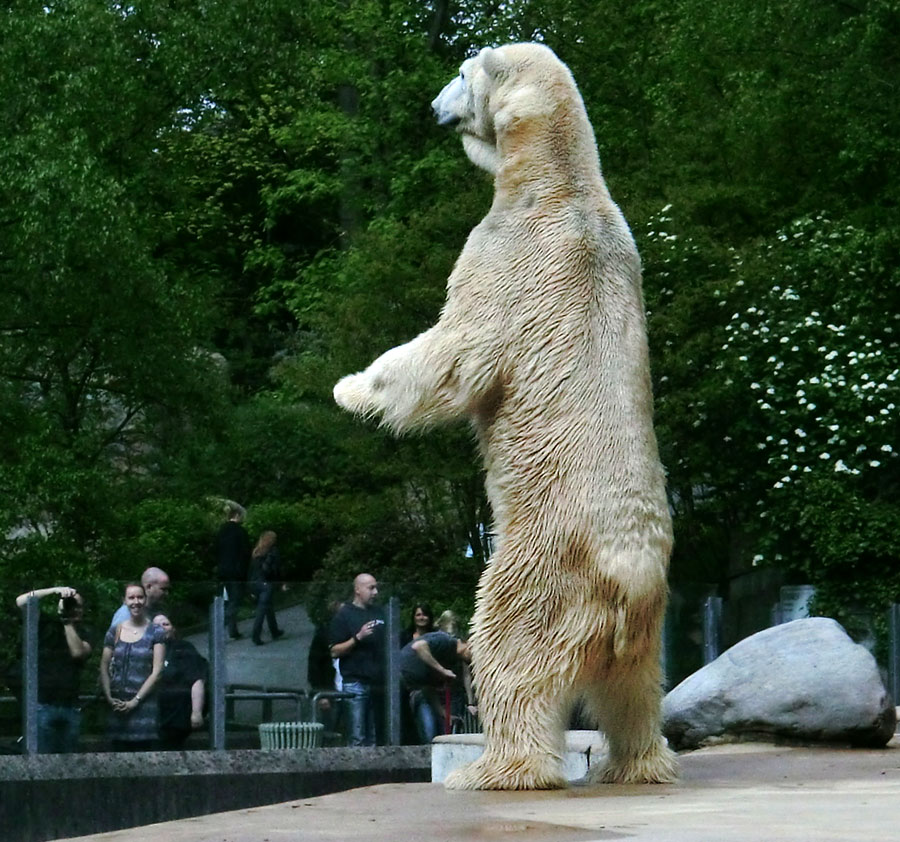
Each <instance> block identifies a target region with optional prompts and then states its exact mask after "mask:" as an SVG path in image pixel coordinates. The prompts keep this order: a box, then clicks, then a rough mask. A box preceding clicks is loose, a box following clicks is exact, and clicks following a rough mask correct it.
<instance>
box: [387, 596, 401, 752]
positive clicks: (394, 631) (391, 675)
mask: <svg viewBox="0 0 900 842" xmlns="http://www.w3.org/2000/svg"><path fill="white" fill-rule="evenodd" d="M386 619H387V628H386V629H385V635H384V637H385V640H384V647H385V649H384V676H385V682H384V693H385V699H384V711H385V726H386V729H385V730H386V732H387V744H388V745H391V746H398V745H400V741H401V734H400V601H399V600H398V599H397V597H395V596H392V597H391V598H390V599H389V600H388V604H387V618H386Z"/></svg>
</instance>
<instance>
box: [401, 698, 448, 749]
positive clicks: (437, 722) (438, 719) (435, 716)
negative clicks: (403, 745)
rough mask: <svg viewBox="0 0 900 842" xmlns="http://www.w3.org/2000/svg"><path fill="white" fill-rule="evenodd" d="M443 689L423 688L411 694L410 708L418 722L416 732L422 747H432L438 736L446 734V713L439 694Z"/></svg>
mask: <svg viewBox="0 0 900 842" xmlns="http://www.w3.org/2000/svg"><path fill="white" fill-rule="evenodd" d="M443 692H444V691H443V688H440V689H438V688H436V687H423V688H420V689H417V690H410V692H409V706H410V708H411V709H412V713H413V717H414V718H415V721H416V731H417V732H418V735H419V744H420V745H430V744H431V741H432V740H433V739H434V738H435V737H436V736H437V735H438V734H443V733H444V713H443V711H442V709H441V700H440V698H439V695H438V694H441V695H443Z"/></svg>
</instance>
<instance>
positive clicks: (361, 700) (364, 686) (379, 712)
mask: <svg viewBox="0 0 900 842" xmlns="http://www.w3.org/2000/svg"><path fill="white" fill-rule="evenodd" d="M341 689H342V690H343V692H345V693H350V694H352V696H353V698H351V699H346V700H345V701H344V704H345V705H346V707H345V710H346V712H347V745H351V746H374V745H378V744H379V743H380V742H381V740H380V739H379V738H380V736H381V726H382V719H383V717H384V689H383V688H382V687H381V686H375V685H373V684H369V683H368V682H365V681H344V684H343V687H342V688H341Z"/></svg>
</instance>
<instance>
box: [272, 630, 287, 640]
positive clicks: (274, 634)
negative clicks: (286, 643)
mask: <svg viewBox="0 0 900 842" xmlns="http://www.w3.org/2000/svg"><path fill="white" fill-rule="evenodd" d="M279 637H284V629H278V631H273V632H272V640H278V638H279Z"/></svg>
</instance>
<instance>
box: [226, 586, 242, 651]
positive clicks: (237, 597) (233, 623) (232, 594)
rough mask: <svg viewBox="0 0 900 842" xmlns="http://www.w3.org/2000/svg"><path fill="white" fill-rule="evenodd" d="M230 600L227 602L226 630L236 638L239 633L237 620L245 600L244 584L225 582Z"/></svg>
mask: <svg viewBox="0 0 900 842" xmlns="http://www.w3.org/2000/svg"><path fill="white" fill-rule="evenodd" d="M222 584H223V586H224V587H225V592H226V593H227V594H228V599H226V600H225V628H226V629H228V633H229V634H230V635H231V636H232V637H235V636H236V635H237V633H238V627H237V618H238V611H239V610H240V607H241V602H242V601H243V599H244V583H243V582H223V583H222Z"/></svg>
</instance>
